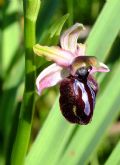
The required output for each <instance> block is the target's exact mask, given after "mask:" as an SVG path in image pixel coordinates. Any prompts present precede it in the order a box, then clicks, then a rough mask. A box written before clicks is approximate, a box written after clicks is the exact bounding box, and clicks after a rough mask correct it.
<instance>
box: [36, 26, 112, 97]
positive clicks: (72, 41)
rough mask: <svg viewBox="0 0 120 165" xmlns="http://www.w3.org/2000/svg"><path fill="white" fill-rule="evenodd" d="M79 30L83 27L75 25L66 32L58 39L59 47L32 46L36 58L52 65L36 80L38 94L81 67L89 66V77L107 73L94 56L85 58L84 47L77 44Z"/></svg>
mask: <svg viewBox="0 0 120 165" xmlns="http://www.w3.org/2000/svg"><path fill="white" fill-rule="evenodd" d="M81 30H85V27H84V26H83V25H82V24H80V23H76V24H74V25H73V26H72V27H70V28H69V29H68V30H66V31H65V32H64V33H63V34H62V35H61V37H60V47H58V46H51V47H49V46H42V45H39V44H36V45H34V47H33V50H34V52H35V54H36V55H38V56H45V57H46V59H47V60H51V61H54V63H53V64H52V65H50V66H48V67H47V68H46V69H44V70H43V71H42V72H41V73H40V74H39V76H38V77H37V80H36V86H37V91H38V94H39V95H40V94H41V92H42V91H43V90H44V89H45V88H48V87H52V86H54V85H56V84H58V83H59V82H61V81H62V80H63V79H64V78H65V77H67V76H68V75H70V74H72V75H74V74H75V72H76V69H78V68H79V67H81V66H91V67H92V69H91V71H90V75H91V76H92V74H93V73H95V72H109V71H110V70H109V68H108V67H107V66H106V65H105V64H103V63H102V62H99V61H98V59H97V58H96V57H94V56H85V54H86V53H85V50H86V45H85V44H81V43H77V40H78V38H79V36H80V32H81Z"/></svg>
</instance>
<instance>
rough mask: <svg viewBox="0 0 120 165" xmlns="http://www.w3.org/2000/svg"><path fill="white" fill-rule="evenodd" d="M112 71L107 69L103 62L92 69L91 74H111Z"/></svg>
mask: <svg viewBox="0 0 120 165" xmlns="http://www.w3.org/2000/svg"><path fill="white" fill-rule="evenodd" d="M109 71H110V69H109V68H108V67H107V65H105V64H103V63H102V62H99V65H98V66H97V67H94V66H93V67H92V70H91V72H90V73H95V72H109Z"/></svg>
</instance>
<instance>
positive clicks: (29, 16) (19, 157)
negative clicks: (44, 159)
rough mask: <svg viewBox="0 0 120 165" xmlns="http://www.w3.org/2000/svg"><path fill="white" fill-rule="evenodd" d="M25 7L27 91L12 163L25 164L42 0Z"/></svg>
mask: <svg viewBox="0 0 120 165" xmlns="http://www.w3.org/2000/svg"><path fill="white" fill-rule="evenodd" d="M23 8H24V44H25V91H24V96H23V102H22V106H21V111H20V117H19V123H18V130H17V135H16V139H15V143H14V145H13V151H12V157H11V164H12V165H22V164H24V159H25V155H26V152H27V149H28V144H29V139H30V133H31V125H32V117H33V113H34V90H35V62H34V53H33V45H34V44H35V27H36V19H37V15H38V12H39V8H40V0H34V1H33V0H23Z"/></svg>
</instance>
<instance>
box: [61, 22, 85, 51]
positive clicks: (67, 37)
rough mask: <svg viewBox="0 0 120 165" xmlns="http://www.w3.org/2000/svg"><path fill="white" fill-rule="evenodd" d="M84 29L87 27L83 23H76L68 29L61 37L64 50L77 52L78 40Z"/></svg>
mask: <svg viewBox="0 0 120 165" xmlns="http://www.w3.org/2000/svg"><path fill="white" fill-rule="evenodd" d="M84 29H85V28H84V26H83V25H82V24H80V23H76V24H75V25H73V26H72V27H70V28H69V29H68V30H66V31H65V32H64V33H63V34H62V36H61V38H60V43H61V47H62V48H63V49H64V50H69V51H71V52H72V53H75V52H76V50H77V40H78V37H79V35H80V31H81V30H84Z"/></svg>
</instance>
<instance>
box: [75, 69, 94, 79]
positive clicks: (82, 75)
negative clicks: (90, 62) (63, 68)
mask: <svg viewBox="0 0 120 165" xmlns="http://www.w3.org/2000/svg"><path fill="white" fill-rule="evenodd" d="M91 69H92V67H91V66H89V67H80V68H78V69H77V71H76V73H75V75H76V76H77V77H78V78H79V79H82V80H84V79H87V77H88V75H89V72H90V70H91Z"/></svg>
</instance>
